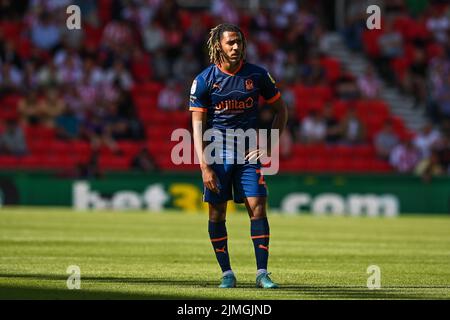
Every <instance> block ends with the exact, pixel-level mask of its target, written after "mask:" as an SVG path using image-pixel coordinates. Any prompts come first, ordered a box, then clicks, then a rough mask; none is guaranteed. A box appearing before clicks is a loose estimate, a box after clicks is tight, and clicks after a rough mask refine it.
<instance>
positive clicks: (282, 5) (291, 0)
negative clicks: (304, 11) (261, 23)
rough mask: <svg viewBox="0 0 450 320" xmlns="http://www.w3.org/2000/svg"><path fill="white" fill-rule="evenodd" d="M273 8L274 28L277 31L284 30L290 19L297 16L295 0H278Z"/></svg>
mask: <svg viewBox="0 0 450 320" xmlns="http://www.w3.org/2000/svg"><path fill="white" fill-rule="evenodd" d="M276 2H277V3H276V5H275V7H274V9H275V12H274V17H275V19H274V20H275V21H274V22H275V26H276V27H277V28H278V29H282V30H283V29H286V28H288V26H289V22H290V19H291V18H292V17H293V16H294V15H296V14H298V4H297V1H295V0H278V1H276Z"/></svg>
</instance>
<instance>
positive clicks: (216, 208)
mask: <svg viewBox="0 0 450 320" xmlns="http://www.w3.org/2000/svg"><path fill="white" fill-rule="evenodd" d="M226 214H227V207H226V205H225V206H224V205H213V204H210V205H209V220H210V221H212V222H220V221H224V220H225V217H226Z"/></svg>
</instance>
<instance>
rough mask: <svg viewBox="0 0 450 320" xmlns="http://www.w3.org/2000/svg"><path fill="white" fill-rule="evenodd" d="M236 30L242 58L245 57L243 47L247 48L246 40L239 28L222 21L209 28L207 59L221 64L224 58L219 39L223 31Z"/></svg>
mask: <svg viewBox="0 0 450 320" xmlns="http://www.w3.org/2000/svg"><path fill="white" fill-rule="evenodd" d="M227 31H228V32H236V33H238V34H239V35H240V36H241V40H242V57H241V58H242V59H243V58H244V57H245V49H246V48H247V41H246V40H245V36H244V34H243V33H242V31H241V29H239V28H238V27H237V26H235V25H233V24H229V23H222V24H219V25H218V26H216V27H214V28H212V29H211V31H210V32H209V39H208V51H209V61H210V62H211V63H214V64H221V63H222V62H223V61H224V60H225V58H224V54H223V52H222V47H221V45H220V39H221V37H222V35H223V33H224V32H227Z"/></svg>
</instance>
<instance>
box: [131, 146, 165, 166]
mask: <svg viewBox="0 0 450 320" xmlns="http://www.w3.org/2000/svg"><path fill="white" fill-rule="evenodd" d="M131 168H132V169H134V170H139V171H144V172H150V171H155V170H157V169H158V167H157V165H156V163H155V161H154V160H153V157H152V156H151V155H150V152H149V151H148V149H147V148H146V147H144V148H142V149H141V150H140V151H139V152H138V154H137V155H136V156H134V158H133V159H132V160H131Z"/></svg>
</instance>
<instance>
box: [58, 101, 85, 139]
mask: <svg viewBox="0 0 450 320" xmlns="http://www.w3.org/2000/svg"><path fill="white" fill-rule="evenodd" d="M80 125H81V121H80V119H79V118H77V117H76V116H75V114H74V112H73V111H72V110H71V109H69V108H65V109H64V112H63V113H62V114H61V115H59V116H58V117H57V118H56V119H55V127H56V136H57V137H58V138H60V139H63V140H72V139H77V138H79V135H80Z"/></svg>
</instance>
